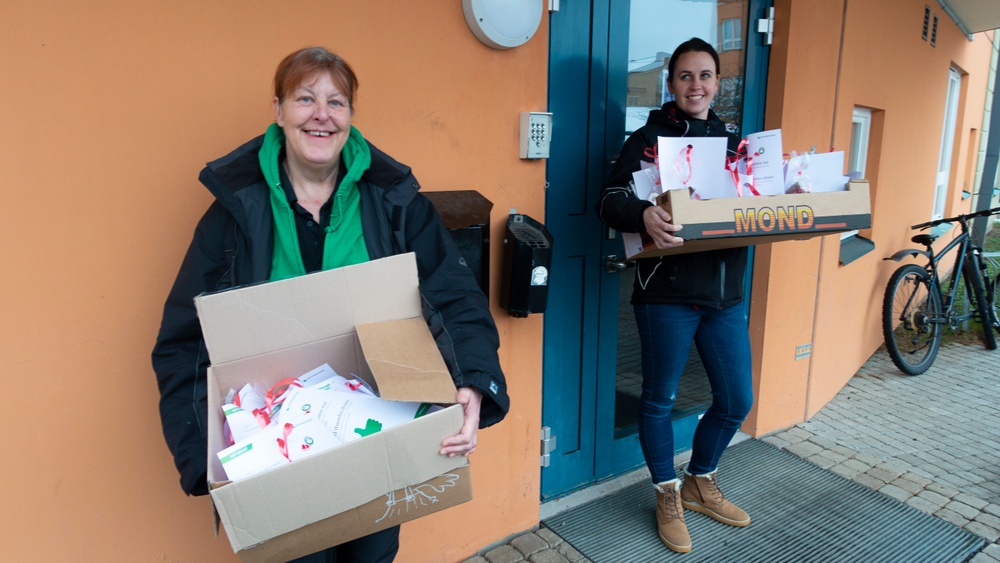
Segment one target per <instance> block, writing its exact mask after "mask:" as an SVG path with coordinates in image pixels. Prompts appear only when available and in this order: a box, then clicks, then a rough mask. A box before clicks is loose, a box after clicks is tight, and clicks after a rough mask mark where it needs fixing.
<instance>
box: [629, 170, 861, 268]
mask: <svg viewBox="0 0 1000 563" xmlns="http://www.w3.org/2000/svg"><path fill="white" fill-rule="evenodd" d="M657 202H658V203H659V205H661V206H662V207H663V208H664V209H666V210H667V211H668V212H669V213H670V215H671V216H672V217H673V220H674V221H675V222H676V223H677V224H680V225H682V226H683V227H684V228H683V229H681V230H680V231H679V232H678V235H679V236H681V237H683V238H684V244H683V245H682V246H680V247H678V248H668V249H658V248H656V246H654V245H653V242H652V240H650V239H649V238H648V237H646V236H645V235H644V234H642V235H640V234H639V233H624V235H625V236H623V237H622V239H623V240H624V242H625V256H626V257H627V258H628V259H629V260H632V259H636V258H651V257H655V256H666V255H671V254H685V253H689V252H702V251H705V250H715V249H719V248H736V247H741V246H752V245H755V244H765V243H771V242H780V241H785V240H804V239H808V238H812V237H815V236H821V235H828V234H830V233H837V232H843V231H849V230H852V229H866V228H868V227H870V226H871V201H870V200H869V196H868V182H867V181H865V180H852V181H851V182H850V183H849V184H848V187H847V189H846V190H843V191H839V192H824V193H805V194H787V195H773V196H754V197H738V198H722V199H709V200H695V199H691V198H689V197H688V196H687V194H686V193H684V192H682V191H669V192H666V193H664V194H662V195H660V196H659V198H658V199H657Z"/></svg>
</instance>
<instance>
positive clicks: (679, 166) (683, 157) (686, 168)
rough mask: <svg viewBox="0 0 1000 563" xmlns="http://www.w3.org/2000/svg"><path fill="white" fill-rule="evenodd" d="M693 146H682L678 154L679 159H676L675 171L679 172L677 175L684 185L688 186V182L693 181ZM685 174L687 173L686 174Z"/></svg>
mask: <svg viewBox="0 0 1000 563" xmlns="http://www.w3.org/2000/svg"><path fill="white" fill-rule="evenodd" d="M693 148H694V147H693V146H691V145H688V146H686V147H684V148H682V149H681V152H680V153H678V155H677V160H675V161H674V172H676V173H677V177H678V178H680V180H681V184H682V185H684V186H687V184H688V182H690V181H691V173H692V172H693V167H692V166H691V149H693ZM682 162H683V163H682ZM685 174H687V175H686V176H685Z"/></svg>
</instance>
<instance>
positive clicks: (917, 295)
mask: <svg viewBox="0 0 1000 563" xmlns="http://www.w3.org/2000/svg"><path fill="white" fill-rule="evenodd" d="M998 212H1000V207H996V208H993V209H987V210H983V211H977V212H975V213H966V214H964V215H958V216H956V217H949V218H945V219H937V220H934V221H929V222H927V223H921V224H919V225H913V226H912V227H911V229H914V230H917V229H919V230H923V229H928V228H930V227H934V226H937V225H940V224H942V223H952V222H957V223H958V224H959V226H960V227H961V229H962V232H961V233H960V234H959V235H958V236H956V237H955V239H954V240H952V241H951V242H949V243H948V244H947V245H946V246H945V247H944V248H943V249H942V250H941V251H940V252H938V253H935V252H934V246H933V245H934V241H935V240H937V238H938V237H937V235H933V234H928V233H925V234H919V235H916V236H914V237H913V238H912V239H910V240H912V241H913V242H915V243H917V244H922V245H924V246H925V247H926V248H927V250H919V249H915V248H907V249H904V250H900V251H899V252H897V253H895V254H893V255H892V256H890V257H888V258H884V259H883V260H895V261H896V262H899V261H901V260H903V259H904V258H909V257H913V258H916V257H918V256H923V257H924V258H926V259H927V265H926V266H920V265H918V264H907V265H905V266H902V267H900V268H899V269H897V270H896V271H895V272H893V273H892V276H891V277H890V278H889V284H888V285H887V286H886V288H885V297H884V299H883V301H882V334H883V335H884V337H885V346H886V349H887V350H888V352H889V357H890V358H892V363H894V364H896V367H898V368H899V369H900V370H901V371H902V372H903V373H906V374H908V375H919V374H921V373H924V372H925V371H927V369H928V368H930V367H931V364H933V363H934V359H935V358H936V357H937V353H938V349H939V348H940V346H941V337H942V331H943V328H944V326H945V325H948V327H949V328H951V330H956V329H958V326H959V323H962V322H965V321H968V320H970V319H974V320H976V321H978V322H979V323H981V324H982V326H983V340H984V341H985V345H986V349H987V350H995V349H996V347H997V342H996V335H995V334H994V330H996V331H997V332H1000V318H998V316H1000V312H998V309H997V306H998V301H1000V287H998V286H1000V274H997V277H995V278H993V279H990V272H989V265H988V264H989V263H990V262H992V259H989V260H987V259H984V257H983V255H982V254H983V253H982V249H981V248H980V247H979V246H978V245H977V244H975V242H974V241H973V240H972V237H971V236H970V229H969V220H970V219H972V218H974V217H985V216H990V215H994V214H996V213H998ZM955 249H957V251H956V257H955V265H954V268H953V269H952V270H951V272H949V273H948V274H947V276H946V277H942V276H941V275H940V274H939V273H938V267H939V265H940V264H941V259H942V258H943V257H945V256H947V255H948V254H949V253H950V252H951V251H952V250H955ZM959 275H961V277H962V279H964V280H965V288H966V294H967V295H966V296H967V297H968V298H969V301H971V305H972V306H971V308H969V309H967V310H966V312H965V313H964V314H959V313H958V310H957V303H956V301H957V299H956V296H957V295H958V282H959ZM943 283H947V284H948V285H947V286H944V285H943ZM987 295H988V296H989V299H988V300H987Z"/></svg>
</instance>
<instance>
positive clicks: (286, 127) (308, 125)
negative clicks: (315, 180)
mask: <svg viewBox="0 0 1000 563" xmlns="http://www.w3.org/2000/svg"><path fill="white" fill-rule="evenodd" d="M274 117H275V120H276V121H277V123H278V126H279V127H281V129H282V131H284V132H285V154H286V157H287V158H288V162H289V164H290V165H292V166H298V167H303V168H311V169H316V170H323V169H327V168H331V167H334V166H339V164H340V152H341V150H343V148H344V144H345V143H347V137H348V136H349V135H350V133H351V107H350V102H349V100H348V98H347V96H346V95H344V93H343V92H341V91H340V89H339V88H338V87H337V85H336V84H334V82H333V78H332V77H331V76H330V74H329V73H327V72H317V73H315V74H312V75H310V76H309V77H307V78H306V79H305V80H304V81H303V82H302V84H300V85H299V86H298V87H297V88H295V89H294V90H292V91H291V92H290V93H289V94H288V96H286V97H285V99H284V100H283V101H280V100H278V99H277V98H275V99H274Z"/></svg>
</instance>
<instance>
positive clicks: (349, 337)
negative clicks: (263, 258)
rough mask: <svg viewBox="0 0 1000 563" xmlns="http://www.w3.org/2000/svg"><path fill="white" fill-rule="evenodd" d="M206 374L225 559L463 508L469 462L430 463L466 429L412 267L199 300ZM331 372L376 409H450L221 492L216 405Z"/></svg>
mask: <svg viewBox="0 0 1000 563" xmlns="http://www.w3.org/2000/svg"><path fill="white" fill-rule="evenodd" d="M195 304H196V307H197V309H198V316H199V319H200V321H201V325H202V330H203V333H204V337H205V343H206V345H207V348H208V353H209V357H210V359H211V361H212V366H211V367H210V368H209V371H208V400H209V414H210V416H209V420H208V479H209V487H210V490H211V497H212V503H213V506H214V508H215V510H216V513H217V514H218V518H219V520H221V522H222V524H223V527H224V528H225V530H226V534H227V535H228V536H229V541H230V544H231V545H232V548H233V551H234V552H237V553H238V554H239V555H240V557H241V559H243V560H244V561H285V560H288V559H292V558H295V557H300V556H302V555H307V554H309V553H314V552H316V551H319V550H321V549H325V548H327V547H330V546H333V545H338V544H340V543H343V542H345V541H349V540H351V539H354V538H357V537H361V536H363V535H367V534H370V533H372V532H376V531H378V530H382V529H385V528H389V527H391V526H395V525H398V524H401V523H403V522H406V521H409V520H413V519H415V518H419V517H421V516H425V515H427V514H431V513H433V512H437V511H440V510H443V509H445V508H449V507H451V506H455V505H457V504H461V503H464V502H467V501H469V500H471V499H472V484H471V481H470V478H469V467H468V459H467V458H465V457H462V456H456V457H454V458H450V457H447V456H442V455H440V454H439V453H438V450H439V449H440V445H441V441H442V440H443V439H444V438H446V437H448V436H451V435H454V434H455V433H457V432H458V431H459V430H460V428H461V426H462V422H463V414H462V408H461V406H460V405H455V404H452V403H454V401H455V394H456V391H455V386H454V383H453V382H452V379H451V376H450V374H449V372H448V369H447V367H446V366H445V364H444V360H443V359H442V358H441V355H440V353H439V351H438V349H437V346H436V345H435V343H434V339H433V337H432V336H431V334H430V331H429V329H428V328H427V324H426V322H425V321H424V318H423V315H422V313H421V299H420V292H419V287H418V281H417V267H416V260H415V258H414V255H413V254H403V255H398V256H392V257H389V258H383V259H381V260H375V261H372V262H367V263H364V264H359V265H356V266H348V267H345V268H338V269H335V270H328V271H325V272H317V273H314V274H309V275H306V276H301V277H297V278H291V279H286V280H281V281H276V282H270V283H264V284H259V285H255V286H250V287H245V288H240V289H234V290H230V291H224V292H221V293H215V294H210V295H203V296H199V297H198V298H196V300H195ZM323 363H329V364H330V365H331V366H334V368H335V369H337V371H338V372H340V373H342V374H345V376H346V375H347V374H355V375H357V376H359V377H361V378H362V379H364V380H365V381H367V382H368V383H369V384H371V385H372V386H373V387H375V388H376V389H377V390H378V391H379V392H380V394H381V396H382V397H383V398H385V399H390V400H400V401H422V402H428V403H447V404H450V405H451V406H449V407H447V408H445V409H443V410H441V411H438V412H435V413H432V414H429V415H425V416H423V417H421V418H418V419H415V420H413V421H410V422H407V423H405V424H402V425H400V426H396V427H393V428H390V429H388V430H384V431H382V432H378V433H376V434H372V435H371V436H367V437H365V438H362V439H360V440H355V441H353V442H350V443H347V444H344V445H341V446H338V447H336V448H333V449H331V450H328V451H325V452H322V453H318V454H316V455H313V456H310V457H308V458H305V459H301V460H298V461H296V462H294V463H291V464H289V465H286V466H283V467H280V468H278V469H274V470H272V471H268V472H266V473H261V474H258V475H254V476H252V477H249V478H247V479H244V480H240V481H237V482H230V481H228V480H227V479H226V477H225V473H224V472H223V470H222V466H221V464H220V463H219V460H218V457H217V456H216V455H215V454H216V452H218V451H220V450H221V449H223V447H224V443H223V437H222V425H223V415H222V410H221V404H222V400H223V398H224V396H225V394H226V392H227V391H228V390H229V389H230V388H233V389H239V388H241V387H242V386H243V385H244V384H246V383H255V384H259V385H262V386H264V387H265V388H267V387H269V386H270V385H272V384H274V383H276V382H278V381H280V380H281V379H283V378H286V377H296V376H298V375H301V374H303V373H306V372H308V371H309V370H312V369H314V368H315V367H316V366H318V365H322V364H323Z"/></svg>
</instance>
